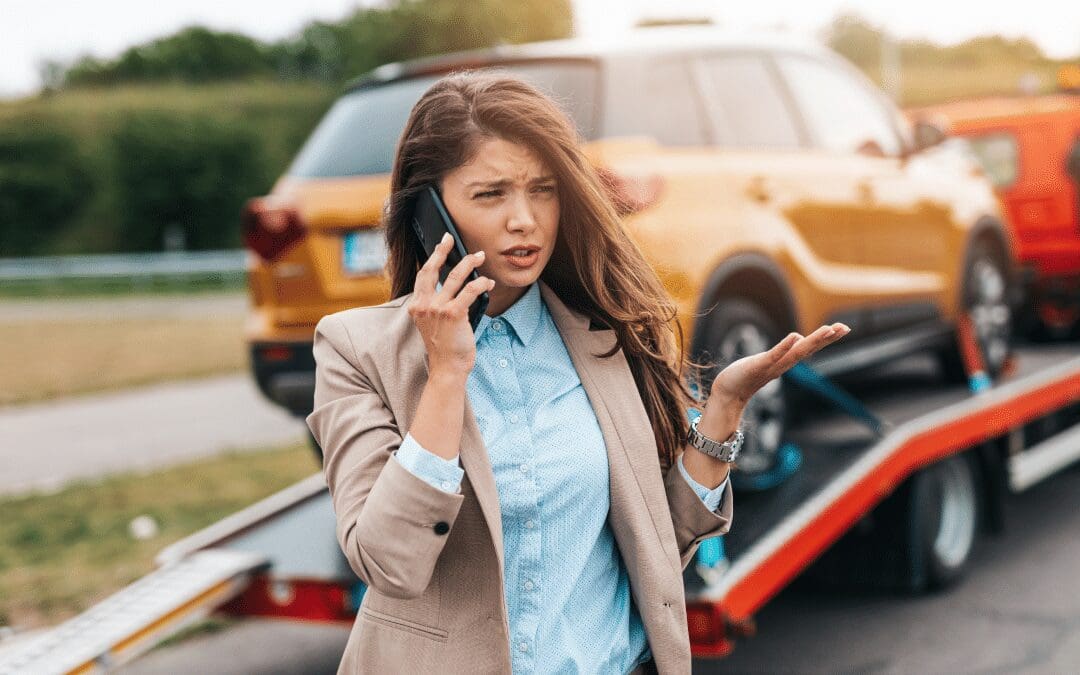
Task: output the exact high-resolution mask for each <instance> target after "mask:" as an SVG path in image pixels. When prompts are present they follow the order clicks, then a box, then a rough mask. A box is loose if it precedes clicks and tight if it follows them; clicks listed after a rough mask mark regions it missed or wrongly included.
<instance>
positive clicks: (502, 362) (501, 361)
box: [499, 359, 510, 368]
mask: <svg viewBox="0 0 1080 675" xmlns="http://www.w3.org/2000/svg"><path fill="white" fill-rule="evenodd" d="M508 365H510V362H509V361H507V360H506V359H499V367H500V368H505V367H507V366H508Z"/></svg>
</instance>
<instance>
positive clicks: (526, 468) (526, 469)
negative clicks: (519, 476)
mask: <svg viewBox="0 0 1080 675" xmlns="http://www.w3.org/2000/svg"><path fill="white" fill-rule="evenodd" d="M518 469H520V470H521V473H529V465H528V464H522V465H521V466H519V467H518Z"/></svg>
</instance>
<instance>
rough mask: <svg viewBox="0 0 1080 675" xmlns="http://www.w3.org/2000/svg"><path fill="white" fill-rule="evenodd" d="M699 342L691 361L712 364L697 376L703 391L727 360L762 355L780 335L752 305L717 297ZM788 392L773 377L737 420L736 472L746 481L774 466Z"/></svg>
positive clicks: (786, 411)
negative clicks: (740, 431)
mask: <svg viewBox="0 0 1080 675" xmlns="http://www.w3.org/2000/svg"><path fill="white" fill-rule="evenodd" d="M705 321H706V323H705V331H704V338H703V340H702V341H701V343H700V344H701V348H700V349H698V351H697V353H696V355H695V360H697V361H698V362H699V363H710V364H714V366H713V367H711V368H707V369H705V370H704V372H703V377H702V387H703V389H704V390H705V391H708V389H709V387H710V386H711V385H712V381H713V379H714V378H715V377H716V374H717V373H719V372H720V370H721V369H723V367H724V366H726V365H728V364H729V363H731V362H732V361H735V360H737V359H739V358H742V357H744V356H749V355H750V354H755V353H758V352H760V351H765V350H767V349H769V348H771V347H772V346H773V345H774V344H776V343H777V342H779V340H780V338H781V335H780V330H779V328H778V327H777V325H776V323H775V322H774V321H773V319H772V318H771V317H770V316H769V315H768V314H767V313H766V312H765V311H764V310H763V309H762V308H761V307H759V306H758V305H756V304H755V303H753V302H750V301H747V300H743V299H741V298H723V299H721V300H720V301H718V303H717V304H716V305H715V307H714V308H713V310H712V311H711V312H710V313H709V315H708V317H707V318H706V319H705ZM788 399H789V392H788V391H787V390H786V387H785V385H784V383H783V382H782V381H781V380H780V379H779V378H778V379H776V380H773V381H772V382H770V383H769V384H767V385H765V386H764V387H762V389H761V390H759V391H758V393H757V394H756V395H755V396H754V397H753V398H752V399H750V402H749V403H748V404H747V406H746V409H745V410H744V412H743V416H742V420H743V422H742V428H743V432H744V434H745V439H744V441H743V446H742V451H741V452H740V453H739V461H738V471H739V472H740V473H742V474H743V475H744V476H747V477H748V478H749V477H751V476H757V475H761V474H764V473H767V472H769V471H770V470H771V469H773V468H774V466H775V465H776V462H777V459H778V457H779V450H780V447H781V445H782V443H783V437H784V433H785V431H786V426H787V422H788V410H789V408H790V406H789V403H788Z"/></svg>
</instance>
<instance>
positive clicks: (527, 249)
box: [502, 244, 540, 256]
mask: <svg viewBox="0 0 1080 675" xmlns="http://www.w3.org/2000/svg"><path fill="white" fill-rule="evenodd" d="M539 250H540V247H539V246H537V245H535V244H521V245H519V246H511V247H510V248H508V249H506V250H504V251H502V254H503V255H519V256H520V255H528V254H530V253H535V252H536V251H539Z"/></svg>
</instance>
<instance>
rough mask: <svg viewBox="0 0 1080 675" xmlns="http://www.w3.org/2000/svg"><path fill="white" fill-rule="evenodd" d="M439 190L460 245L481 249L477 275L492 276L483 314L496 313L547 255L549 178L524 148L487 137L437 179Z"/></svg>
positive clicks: (554, 217) (553, 208)
mask: <svg viewBox="0 0 1080 675" xmlns="http://www.w3.org/2000/svg"><path fill="white" fill-rule="evenodd" d="M441 189H442V198H443V202H444V203H445V204H446V208H447V210H448V211H449V212H450V216H451V217H452V218H453V219H454V223H456V224H457V226H458V230H459V232H460V234H461V238H462V240H463V241H464V244H465V248H466V249H467V250H468V251H469V252H470V253H475V252H477V251H481V250H482V251H484V253H485V257H484V263H483V264H482V265H481V266H480V267H479V268H478V270H477V271H478V273H479V274H481V275H483V276H486V277H490V278H491V279H494V280H495V288H494V289H492V290H491V291H490V292H489V294H488V295H489V298H490V302H489V303H488V309H487V314H488V315H490V316H495V315H497V314H501V313H502V312H503V311H505V310H506V309H507V308H508V307H509V306H510V305H512V304H514V302H515V301H516V300H517V299H518V298H520V297H521V296H522V295H523V294H524V293H525V290H526V289H527V288H528V287H529V285H530V284H532V283H533V282H535V281H536V280H537V279H539V278H540V273H541V272H542V271H543V270H544V266H545V265H547V262H548V260H550V259H551V253H552V250H553V249H554V248H555V236H556V234H558V231H559V193H558V186H557V185H556V183H555V176H554V175H552V172H551V171H550V170H549V169H548V167H547V166H545V165H544V163H543V162H542V161H541V159H540V157H539V156H538V155H537V154H536V153H534V152H533V151H532V150H531V149H530V148H528V147H526V146H524V145H519V144H518V143H513V142H511V141H507V140H503V139H501V138H489V139H486V140H484V141H482V142H481V143H480V146H479V148H478V149H477V152H476V154H475V156H474V157H473V159H472V161H470V162H468V163H467V164H463V165H462V166H459V167H457V168H456V169H454V170H453V171H451V172H449V173H447V174H446V176H444V177H443V181H442V186H441ZM515 251H516V253H515Z"/></svg>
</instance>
